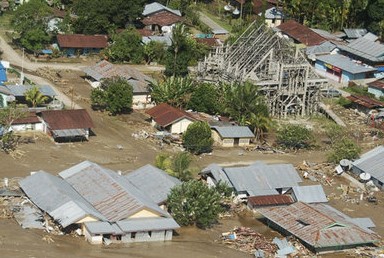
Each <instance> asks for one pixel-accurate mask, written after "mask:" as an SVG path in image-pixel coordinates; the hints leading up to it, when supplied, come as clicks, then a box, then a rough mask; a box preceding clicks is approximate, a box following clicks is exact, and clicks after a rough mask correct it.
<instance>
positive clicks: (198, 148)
mask: <svg viewBox="0 0 384 258" xmlns="http://www.w3.org/2000/svg"><path fill="white" fill-rule="evenodd" d="M212 144H213V139H212V133H211V128H210V127H209V125H208V123H207V122H202V121H197V122H194V123H192V124H190V125H189V126H188V128H187V130H186V131H185V133H184V134H183V145H184V147H185V149H186V150H187V151H189V152H191V153H194V154H201V153H205V152H210V151H211V150H212Z"/></svg>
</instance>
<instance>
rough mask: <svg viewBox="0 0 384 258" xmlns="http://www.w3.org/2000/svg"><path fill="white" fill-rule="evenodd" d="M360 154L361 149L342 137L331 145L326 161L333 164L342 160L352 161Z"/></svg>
mask: <svg viewBox="0 0 384 258" xmlns="http://www.w3.org/2000/svg"><path fill="white" fill-rule="evenodd" d="M360 153H361V148H360V147H359V146H358V145H357V144H356V143H355V142H354V141H353V140H352V139H349V138H347V137H343V138H341V139H339V140H338V141H336V142H335V143H334V144H333V145H332V150H331V151H330V152H329V153H328V154H327V160H328V162H333V163H338V162H340V160H342V159H349V160H353V159H356V158H358V157H359V154H360Z"/></svg>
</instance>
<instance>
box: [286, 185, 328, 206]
mask: <svg viewBox="0 0 384 258" xmlns="http://www.w3.org/2000/svg"><path fill="white" fill-rule="evenodd" d="M288 193H290V194H291V195H292V197H293V199H294V200H295V201H297V202H305V203H325V202H328V199H327V196H326V195H325V192H324V189H323V187H322V186H321V185H303V186H294V187H292V189H291V190H290V191H289V192H288Z"/></svg>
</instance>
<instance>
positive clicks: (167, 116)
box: [145, 103, 196, 127]
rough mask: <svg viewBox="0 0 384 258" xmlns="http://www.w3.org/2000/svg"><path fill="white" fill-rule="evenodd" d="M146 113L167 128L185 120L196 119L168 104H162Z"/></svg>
mask: <svg viewBox="0 0 384 258" xmlns="http://www.w3.org/2000/svg"><path fill="white" fill-rule="evenodd" d="M145 113H147V114H148V115H150V116H151V117H152V119H153V120H154V121H155V122H156V123H157V124H158V125H160V126H162V127H167V126H168V125H170V124H173V123H175V122H177V121H180V120H181V119H183V118H186V119H189V120H191V121H195V120H196V119H195V118H194V117H193V116H192V115H191V114H189V113H188V112H186V111H184V110H181V109H177V108H174V107H172V106H170V105H168V104H167V103H160V104H159V105H156V106H154V107H153V108H150V109H148V110H147V111H146V112H145Z"/></svg>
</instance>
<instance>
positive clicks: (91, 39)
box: [57, 34, 108, 56]
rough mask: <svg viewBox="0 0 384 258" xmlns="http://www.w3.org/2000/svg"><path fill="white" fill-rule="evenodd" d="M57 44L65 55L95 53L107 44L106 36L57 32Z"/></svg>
mask: <svg viewBox="0 0 384 258" xmlns="http://www.w3.org/2000/svg"><path fill="white" fill-rule="evenodd" d="M57 45H58V47H59V48H60V50H61V51H62V52H63V53H64V54H65V55H67V56H75V55H89V54H97V53H99V52H100V51H101V50H102V49H104V48H106V47H107V46H108V36H106V35H84V34H58V35H57Z"/></svg>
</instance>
